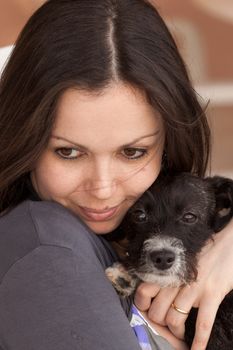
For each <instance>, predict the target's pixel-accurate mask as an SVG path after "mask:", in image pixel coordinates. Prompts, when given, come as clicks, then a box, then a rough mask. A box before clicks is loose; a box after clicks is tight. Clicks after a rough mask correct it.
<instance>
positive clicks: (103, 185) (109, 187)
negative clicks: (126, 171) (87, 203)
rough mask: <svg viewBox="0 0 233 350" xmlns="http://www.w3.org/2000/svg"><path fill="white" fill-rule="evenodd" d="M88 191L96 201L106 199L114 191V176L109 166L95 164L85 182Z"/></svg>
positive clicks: (104, 163) (106, 163) (106, 164)
mask: <svg viewBox="0 0 233 350" xmlns="http://www.w3.org/2000/svg"><path fill="white" fill-rule="evenodd" d="M86 186H87V189H88V191H89V192H90V193H91V194H92V195H93V196H95V197H96V198H98V199H102V200H103V199H108V198H110V197H112V195H113V194H114V192H115V191H116V174H115V172H114V171H113V169H112V167H111V164H109V163H108V162H100V163H98V164H95V166H94V167H93V169H92V172H91V176H88V179H87V181H86Z"/></svg>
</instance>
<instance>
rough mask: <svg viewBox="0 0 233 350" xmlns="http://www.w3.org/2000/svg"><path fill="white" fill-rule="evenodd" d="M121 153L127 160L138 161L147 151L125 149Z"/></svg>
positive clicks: (142, 149)
mask: <svg viewBox="0 0 233 350" xmlns="http://www.w3.org/2000/svg"><path fill="white" fill-rule="evenodd" d="M122 153H123V155H124V156H125V157H126V158H128V159H138V158H141V157H143V156H144V155H146V154H147V151H146V149H144V148H125V149H124V150H123V151H122Z"/></svg>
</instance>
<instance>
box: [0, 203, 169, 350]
mask: <svg viewBox="0 0 233 350" xmlns="http://www.w3.org/2000/svg"><path fill="white" fill-rule="evenodd" d="M114 261H116V255H115V254H114V252H113V250H112V249H111V247H110V246H109V244H108V243H107V242H106V241H105V240H104V239H103V238H102V237H99V236H97V235H95V234H93V233H92V232H90V230H89V229H88V228H87V227H86V226H85V225H84V224H83V223H82V222H80V221H79V219H78V218H77V217H75V216H74V215H73V214H72V213H70V212H69V211H68V210H67V209H65V208H63V207H62V206H61V205H59V204H55V203H52V202H46V201H40V202H36V201H30V200H28V201H25V202H23V203H21V204H20V205H19V206H18V207H16V208H15V209H14V210H12V211H10V212H9V213H8V214H7V215H5V216H3V217H2V218H1V219H0V350H9V349H10V350H76V349H77V350H92V349H94V350H140V349H141V348H140V346H139V344H138V341H137V338H136V336H135V334H134V332H133V330H132V328H131V327H130V324H129V320H128V317H130V308H131V300H129V299H124V300H120V299H119V297H118V295H117V294H116V292H115V290H114V289H113V287H112V286H111V284H110V282H109V281H108V280H107V278H106V276H105V273H104V270H105V269H106V268H107V267H108V266H110V265H112V263H113V262H114ZM161 339H162V338H160V337H158V344H160V340H161ZM161 344H162V345H161V347H160V345H158V347H157V349H158V350H160V349H161V350H170V349H172V348H171V347H170V345H169V344H168V343H167V342H166V341H165V340H163V339H162V343H161Z"/></svg>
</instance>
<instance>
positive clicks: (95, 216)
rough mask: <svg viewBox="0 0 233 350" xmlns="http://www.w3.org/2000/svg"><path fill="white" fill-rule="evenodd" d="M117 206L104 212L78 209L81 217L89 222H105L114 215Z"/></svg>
mask: <svg viewBox="0 0 233 350" xmlns="http://www.w3.org/2000/svg"><path fill="white" fill-rule="evenodd" d="M118 207H119V206H116V207H112V208H109V209H104V210H96V209H90V208H84V207H79V208H80V210H81V213H82V215H83V216H84V217H85V218H86V219H87V220H91V221H107V220H110V219H111V218H112V217H113V216H114V215H115V213H116V211H117V209H118Z"/></svg>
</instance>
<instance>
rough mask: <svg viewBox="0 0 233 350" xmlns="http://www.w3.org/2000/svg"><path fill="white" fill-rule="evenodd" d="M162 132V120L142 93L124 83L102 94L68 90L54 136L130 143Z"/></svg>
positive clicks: (62, 100) (58, 110) (59, 107)
mask: <svg viewBox="0 0 233 350" xmlns="http://www.w3.org/2000/svg"><path fill="white" fill-rule="evenodd" d="M161 129H163V125H162V121H161V117H160V115H159V113H158V112H156V111H155V110H154V108H153V107H152V106H151V105H150V104H149V103H148V102H147V100H146V98H145V96H144V95H143V93H142V92H141V91H139V90H136V89H133V88H131V87H128V86H126V85H123V84H118V85H112V86H111V87H109V88H108V89H105V90H104V91H103V92H102V93H99V94H96V93H93V94H92V93H88V92H86V91H81V90H76V89H69V90H67V91H66V92H65V93H64V94H63V96H62V97H61V99H60V101H59V104H58V109H57V115H56V119H55V123H54V127H53V131H52V134H53V135H54V134H55V135H59V136H61V137H65V138H71V140H73V141H75V140H76V139H77V141H79V142H80V140H85V139H86V140H92V139H93V142H94V139H95V138H96V137H97V136H100V135H102V142H105V141H108V142H109V140H111V139H112V138H114V140H119V141H118V142H120V143H122V142H123V143H124V142H125V143H129V142H131V139H132V140H135V139H137V138H141V137H143V136H145V135H152V134H154V133H157V132H158V130H161Z"/></svg>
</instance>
